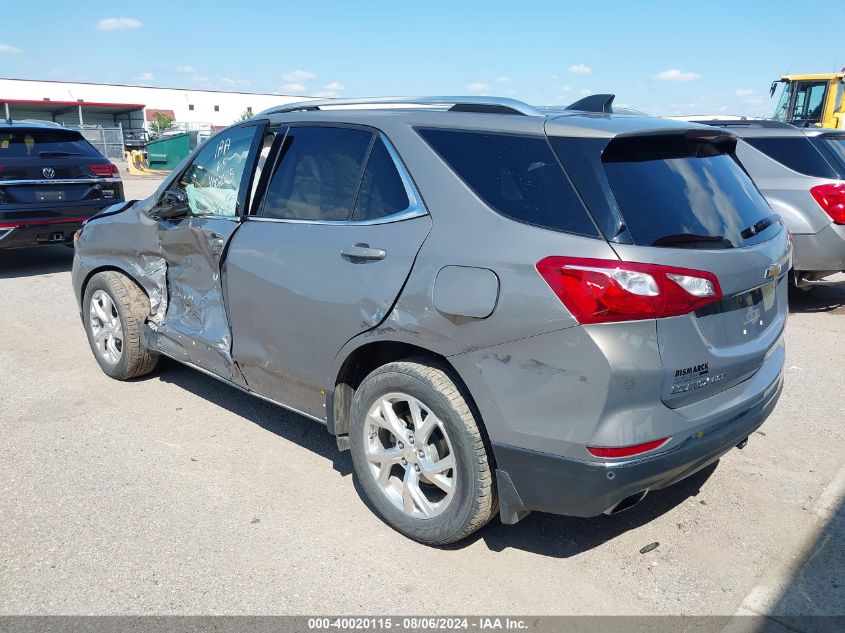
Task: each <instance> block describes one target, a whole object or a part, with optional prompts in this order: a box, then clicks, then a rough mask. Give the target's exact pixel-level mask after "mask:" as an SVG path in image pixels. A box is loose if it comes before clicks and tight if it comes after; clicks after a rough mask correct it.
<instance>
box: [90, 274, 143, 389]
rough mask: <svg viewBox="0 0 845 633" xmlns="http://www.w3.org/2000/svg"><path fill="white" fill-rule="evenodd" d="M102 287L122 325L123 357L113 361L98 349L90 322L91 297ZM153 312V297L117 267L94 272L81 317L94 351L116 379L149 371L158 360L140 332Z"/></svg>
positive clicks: (134, 376) (104, 370)
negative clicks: (146, 345)
mask: <svg viewBox="0 0 845 633" xmlns="http://www.w3.org/2000/svg"><path fill="white" fill-rule="evenodd" d="M98 290H101V291H103V292H104V293H106V294H107V295H108V296H109V298H111V300H112V302H113V303H114V307H115V308H116V310H117V316H118V318H119V319H120V322H121V325H122V329H123V342H122V350H121V355H120V359H119V360H118V361H117V362H116V363H110V362H108V361H107V360H106V359H104V358H103V357H102V356H101V354H100V353H99V352H98V350H97V346H96V343H95V342H94V333H93V331H92V325H91V317H90V314H91V301H92V297H93V296H94V294H95V293H96V292H97V291H98ZM149 315H150V301H149V299H148V298H147V295H146V294H144V291H143V290H141V288H139V287H138V285H137V284H136V283H135V282H134V281H132V280H131V279H129V278H128V277H127V276H125V275H122V274H120V273H117V272H114V271H106V272H102V273H97V274H96V275H94V276H93V277H92V278H91V279H90V281H89V282H88V285H87V286H86V287H85V297H84V300H83V302H82V318H83V323H84V325H85V333H86V334H87V336H88V344H89V345H90V346H91V352H92V353H93V354H94V358H95V359H96V360H97V363H98V364H99V365H100V368H101V369H102V370H103V372H104V373H105V374H106V375H108V376H110V377H111V378H114V379H116V380H129V379H130V378H137V377H138V376H143V375H144V374H148V373H150V372H151V371H152V370H153V369H155V366H156V363H157V362H158V354H157V353H155V352H153V351H150V350H148V349H147V348H146V347H144V344H143V342H142V337H141V332H142V328H143V327H144V322H145V321H146V319H147V317H148V316H149Z"/></svg>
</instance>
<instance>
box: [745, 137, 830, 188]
mask: <svg viewBox="0 0 845 633" xmlns="http://www.w3.org/2000/svg"><path fill="white" fill-rule="evenodd" d="M743 140H744V141H745V142H746V143H748V144H749V145H751V147H753V148H755V149H758V150H760V151H761V152H763V153H764V154H765V155H766V156H768V157H769V158H771V159H773V160H776V161H777V162H779V163H780V164H781V165H784V166H786V167H788V168H789V169H791V170H792V171H797V172H798V173H799V174H804V175H805V176H815V177H817V178H836V173H835V172H834V171H833V169H831V167H830V165H829V164H828V163H827V161H826V160H825V159H824V157H823V156H822V155H821V154H819V152H818V150H816V148H815V147H813V144H812V143H810V141H809V139H807V138H806V137H804V136H790V137H776V136H767V137H761V138H746V139H743Z"/></svg>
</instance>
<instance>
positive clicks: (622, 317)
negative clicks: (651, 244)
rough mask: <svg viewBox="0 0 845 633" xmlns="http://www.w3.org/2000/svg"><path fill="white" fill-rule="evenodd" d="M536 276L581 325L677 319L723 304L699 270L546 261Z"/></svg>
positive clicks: (713, 282) (711, 278)
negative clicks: (547, 285)
mask: <svg viewBox="0 0 845 633" xmlns="http://www.w3.org/2000/svg"><path fill="white" fill-rule="evenodd" d="M537 271H538V272H539V273H540V275H541V276H542V277H543V279H545V280H546V283H547V284H549V286H550V287H551V289H552V290H553V291H554V293H555V294H556V295H557V296H558V298H559V299H560V300H561V301H562V302H563V305H565V306H566V308H567V309H568V310H569V311H570V312H571V313H572V315H573V316H574V317H575V318H576V319H578V322H579V323H581V324H588V323H607V322H609V321H635V320H639V319H658V318H661V317H670V316H678V315H681V314H687V313H689V312H693V311H695V310H698V309H699V308H701V307H703V306H705V305H707V304H709V303H713V302H714V301H718V300H719V299H721V298H722V289H721V288H720V287H719V280H718V279H717V278H716V275H714V274H713V273H709V272H705V271H703V270H690V269H687V268H676V267H674V266H661V265H659V264H636V263H629V262H620V261H614V260H607V259H582V258H574V257H546V258H545V259H543V260H541V261H540V262H538V263H537Z"/></svg>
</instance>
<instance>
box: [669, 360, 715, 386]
mask: <svg viewBox="0 0 845 633" xmlns="http://www.w3.org/2000/svg"><path fill="white" fill-rule="evenodd" d="M709 371H710V368H709V367H708V366H707V363H701V364H700V365H693V366H692V367H684V368H683V369H676V370H675V382H679V381H681V380H688V379H689V378H692V377H693V376H705V375H706V374H707V373H708V372H709Z"/></svg>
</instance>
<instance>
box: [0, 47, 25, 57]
mask: <svg viewBox="0 0 845 633" xmlns="http://www.w3.org/2000/svg"><path fill="white" fill-rule="evenodd" d="M2 53H8V54H10V55H16V54H18V53H23V49H22V48H18V47H17V46H9V45H8V44H0V54H2Z"/></svg>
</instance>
